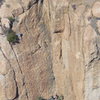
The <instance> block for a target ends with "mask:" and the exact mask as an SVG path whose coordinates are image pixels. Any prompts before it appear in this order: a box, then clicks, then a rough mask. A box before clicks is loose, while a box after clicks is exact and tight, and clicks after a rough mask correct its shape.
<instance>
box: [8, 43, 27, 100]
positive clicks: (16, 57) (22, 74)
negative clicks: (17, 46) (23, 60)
mask: <svg viewBox="0 0 100 100" xmlns="http://www.w3.org/2000/svg"><path fill="white" fill-rule="evenodd" d="M10 46H11V48H12V51H13V53H14V55H15V58H16V61H17V64H18V67H19V69H20V72H21V74H22V78H23V79H22V80H23V83H24V86H25V90H26V96H27V100H28V90H27V86H26V82H25V76H24V74H23V72H22V70H21V66H20V63H19V61H18V58H17V55H16V53H15V51H14V49H13V46H12V45H11V44H10Z"/></svg>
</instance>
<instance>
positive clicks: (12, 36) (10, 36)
mask: <svg viewBox="0 0 100 100" xmlns="http://www.w3.org/2000/svg"><path fill="white" fill-rule="evenodd" d="M7 40H8V41H9V43H16V42H18V36H17V35H16V34H15V32H13V31H12V30H9V32H8V34H7Z"/></svg>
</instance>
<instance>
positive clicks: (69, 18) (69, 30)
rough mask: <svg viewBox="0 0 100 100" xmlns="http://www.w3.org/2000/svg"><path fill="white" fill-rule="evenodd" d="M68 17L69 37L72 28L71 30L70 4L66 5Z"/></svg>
mask: <svg viewBox="0 0 100 100" xmlns="http://www.w3.org/2000/svg"><path fill="white" fill-rule="evenodd" d="M68 19H69V31H70V32H69V38H70V36H71V33H72V30H71V18H70V4H69V5H68Z"/></svg>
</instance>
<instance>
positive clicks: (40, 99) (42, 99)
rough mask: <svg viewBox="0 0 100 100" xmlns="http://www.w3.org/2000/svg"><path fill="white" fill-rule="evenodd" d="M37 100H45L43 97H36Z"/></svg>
mask: <svg viewBox="0 0 100 100" xmlns="http://www.w3.org/2000/svg"><path fill="white" fill-rule="evenodd" d="M37 100H45V99H44V98H43V97H38V98H37Z"/></svg>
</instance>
